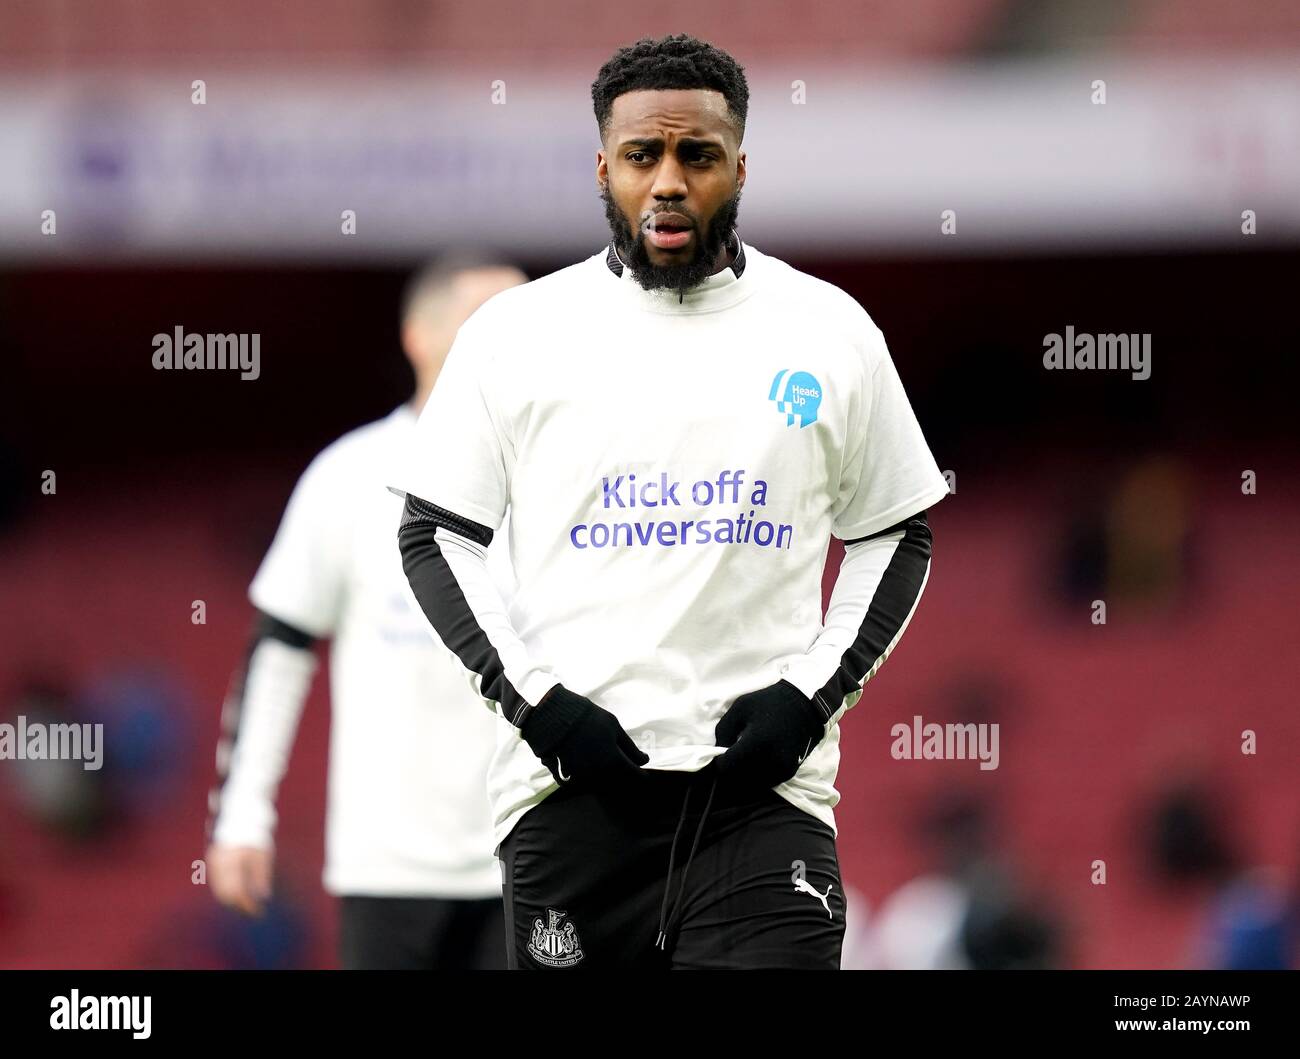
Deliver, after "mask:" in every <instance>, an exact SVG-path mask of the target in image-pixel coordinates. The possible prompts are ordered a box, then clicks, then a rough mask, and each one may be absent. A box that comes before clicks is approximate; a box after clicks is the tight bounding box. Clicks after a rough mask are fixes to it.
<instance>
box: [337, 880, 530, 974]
mask: <svg viewBox="0 0 1300 1059" xmlns="http://www.w3.org/2000/svg"><path fill="white" fill-rule="evenodd" d="M505 943H506V937H505V911H504V907H503V905H502V901H501V898H499V897H488V898H477V899H475V898H467V899H452V898H440V897H369V896H359V895H346V896H343V897H340V898H339V960H340V962H341V963H342V965H343V969H344V970H347V971H377V970H378V971H479V970H481V971H499V970H503V969H504V968H505V966H506V960H505V953H506V950H505Z"/></svg>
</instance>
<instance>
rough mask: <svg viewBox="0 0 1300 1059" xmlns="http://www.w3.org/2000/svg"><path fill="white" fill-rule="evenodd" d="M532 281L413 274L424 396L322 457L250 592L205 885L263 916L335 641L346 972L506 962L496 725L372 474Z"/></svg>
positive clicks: (333, 818) (336, 843) (447, 268)
mask: <svg viewBox="0 0 1300 1059" xmlns="http://www.w3.org/2000/svg"><path fill="white" fill-rule="evenodd" d="M525 280H526V277H525V276H524V275H523V274H522V273H521V272H519V271H518V270H517V269H515V268H513V267H508V266H505V265H499V264H496V263H495V262H492V261H491V260H490V259H488V258H486V257H483V256H481V255H480V256H477V257H476V256H473V255H470V254H466V253H460V254H459V255H456V254H453V255H450V256H449V257H448V258H445V259H444V260H442V261H441V262H440V263H437V264H435V265H432V266H430V267H429V268H426V269H425V270H424V271H423V272H421V273H420V274H418V275H417V276H416V277H415V278H414V280H413V281H412V282H411V283H410V284H409V286H408V289H407V295H406V299H405V304H404V308H403V314H402V318H403V325H402V344H403V348H404V350H405V352H406V356H407V358H408V359H409V360H410V363H411V366H412V368H413V369H414V372H415V378H416V393H415V396H414V397H413V398H412V399H411V401H410V402H409V403H407V404H404V405H401V406H399V407H398V408H396V409H394V410H393V411H392V412H391V413H390V414H389V415H388V416H387V417H385V418H384V419H381V420H379V421H377V422H374V423H370V424H367V425H366V426H363V427H360V428H358V429H356V430H353V431H351V432H350V433H348V434H345V435H344V436H343V437H342V438H340V439H338V440H337V441H335V442H334V443H333V444H331V445H330V446H328V447H327V448H326V449H325V450H324V451H323V452H321V453H320V454H319V455H318V456H317V457H316V458H315V459H314V460H313V461H312V462H311V465H310V466H309V467H308V468H307V470H306V472H305V473H304V474H303V476H302V478H301V479H300V480H299V482H298V484H297V486H296V488H295V489H294V491H293V495H292V497H291V498H290V500H289V505H288V508H287V510H286V511H285V515H284V519H283V521H282V522H281V524H280V527H279V530H278V531H277V533H276V536H275V540H274V542H273V543H272V545H271V548H270V551H269V552H268V553H267V555H266V558H265V559H264V560H263V562H262V565H261V567H260V569H259V570H258V572H257V576H256V577H255V578H254V580H253V583H252V586H251V587H250V589H249V597H250V599H251V600H252V602H253V604H254V606H255V607H256V608H257V621H256V623H255V626H254V631H253V637H252V643H251V644H250V646H249V652H248V659H247V665H246V669H245V672H244V673H243V675H242V678H241V679H238V680H236V681H235V684H234V686H233V693H232V695H231V697H230V698H229V700H228V701H227V703H226V708H225V710H224V711H223V718H222V726H223V740H222V744H221V746H220V747H219V748H218V752H217V762H218V772H219V774H221V775H222V776H223V777H224V785H223V786H222V788H221V789H220V791H214V792H213V795H214V797H213V799H211V802H210V808H211V809H212V810H214V811H215V812H216V813H217V815H216V819H215V826H213V823H212V822H210V825H209V827H210V837H211V838H212V840H213V842H212V845H211V847H210V848H209V850H208V854H207V862H208V871H209V879H210V883H211V886H212V890H213V893H214V894H215V895H216V897H217V898H218V900H220V901H222V902H223V903H225V904H227V905H231V906H232V907H235V908H238V909H240V910H241V911H243V912H246V913H249V914H259V913H260V911H261V909H262V906H263V902H265V900H266V899H267V898H268V897H269V894H270V889H271V876H272V863H273V856H274V854H273V846H274V844H273V831H274V827H275V822H276V813H275V807H274V802H275V796H276V790H277V788H278V786H279V781H280V778H281V776H282V775H283V773H284V768H285V762H286V760H287V758H288V755H289V749H290V746H291V745H292V742H293V737H294V732H295V729H296V728H297V724H298V718H299V715H300V713H301V710H302V705H303V701H304V699H305V697H306V695H307V691H308V687H309V684H310V681H311V678H312V674H313V672H314V670H315V667H316V658H315V654H314V652H313V646H314V644H315V642H316V641H317V640H318V639H320V638H324V637H330V638H332V648H331V652H330V663H331V665H330V678H331V680H330V683H331V699H332V712H333V720H332V724H331V730H330V754H329V805H328V809H327V813H326V843H325V845H326V851H325V852H326V863H325V871H324V884H325V887H326V889H327V890H329V891H330V892H331V893H333V894H337V895H339V897H340V903H339V911H340V957H341V962H342V964H343V966H344V967H345V968H391V969H402V968H429V969H439V968H473V967H478V968H500V967H503V966H504V963H505V938H504V910H503V907H502V901H501V880H500V873H499V868H498V866H497V863H496V860H495V858H494V853H493V839H492V821H491V817H490V811H489V806H488V803H487V794H486V786H485V774H486V770H487V766H488V761H489V758H490V755H491V751H492V746H493V743H494V735H495V726H496V724H497V723H499V722H498V721H497V720H496V715H495V713H494V712H492V711H493V707H492V705H491V704H490V703H489V704H485V703H484V702H483V700H482V698H481V697H479V696H478V695H477V693H476V691H475V689H474V687H473V686H472V684H471V683H470V682H469V681H468V680H467V679H466V673H465V670H464V668H463V667H462V666H461V664H460V663H459V662H458V661H457V660H456V659H455V658H453V657H452V656H451V655H450V654H449V653H448V652H447V650H446V648H445V647H443V646H442V644H441V643H439V642H438V641H437V640H436V638H435V637H433V636H431V635H430V630H429V627H428V624H427V623H426V622H425V621H424V620H423V618H422V617H421V616H420V615H419V613H418V611H416V610H415V609H414V606H413V605H412V604H411V603H410V602H408V600H409V597H410V589H409V586H408V585H407V583H406V578H405V576H404V574H403V572H402V568H401V562H400V556H399V555H398V552H397V549H396V547H395V546H394V544H393V534H394V533H395V532H396V530H397V524H398V519H399V517H400V514H401V510H400V509H401V504H400V502H399V501H398V500H396V499H395V498H394V497H393V496H392V495H391V494H390V493H388V492H386V491H385V490H384V489H383V488H382V485H381V482H380V480H379V479H378V477H377V476H378V474H379V472H380V469H381V468H383V467H384V466H386V464H387V463H388V462H389V461H390V460H391V459H392V458H393V456H394V455H395V454H396V453H398V452H400V451H402V450H403V449H404V448H405V447H407V446H409V445H410V444H411V443H412V440H413V437H414V433H415V422H416V417H417V415H418V413H419V410H420V408H422V407H423V405H424V403H425V401H426V399H427V398H428V396H429V393H430V391H431V390H432V389H433V386H434V381H435V380H436V379H437V377H438V374H439V371H440V370H441V368H442V364H443V361H444V360H445V358H446V355H447V350H448V349H449V348H450V346H451V342H452V339H453V337H454V336H455V333H456V329H457V327H458V326H459V325H460V324H461V322H462V321H464V319H465V318H466V317H467V316H469V314H470V313H472V312H473V311H474V310H475V309H476V308H477V307H478V306H479V305H480V304H482V303H483V301H484V300H485V299H487V298H489V297H490V296H492V295H494V294H496V293H497V292H499V291H502V290H504V289H506V288H507V287H511V286H515V285H517V284H520V283H522V282H524V281H525ZM441 458H443V459H456V458H458V456H457V454H456V453H455V452H454V451H451V450H449V451H448V452H445V453H443V454H442V457H441ZM494 551H496V549H494ZM494 570H495V572H496V575H497V577H498V581H499V582H500V583H501V584H502V585H505V584H507V583H508V582H507V581H506V579H505V578H504V576H503V575H502V572H501V571H500V569H499V568H496V567H494ZM485 705H487V707H488V708H487V709H485V708H484V706H485ZM232 742H233V747H232ZM451 748H454V751H453V750H452V749H451ZM227 762H228V763H229V773H228V775H227V774H226V772H225V769H226V764H227Z"/></svg>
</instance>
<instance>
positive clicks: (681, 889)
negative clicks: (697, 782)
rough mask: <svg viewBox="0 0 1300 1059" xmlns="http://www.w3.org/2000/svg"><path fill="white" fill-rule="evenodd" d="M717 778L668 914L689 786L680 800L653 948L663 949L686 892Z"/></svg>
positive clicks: (689, 793) (684, 821)
mask: <svg viewBox="0 0 1300 1059" xmlns="http://www.w3.org/2000/svg"><path fill="white" fill-rule="evenodd" d="M717 787H718V780H717V777H716V776H715V777H714V778H713V784H712V786H710V787H709V800H708V801H707V802H705V803H704V812H703V813H701V814H700V824H699V826H698V827H697V828H696V829H695V841H694V842H692V843H691V852H690V853H689V854H688V855H687V857H686V865H685V866H684V867H683V868H682V881H681V883H680V884H679V885H678V887H677V900H676V901H674V902H673V910H672V912H671V913H670V914H667V915H666V914H665V913H666V910H667V908H668V891H669V889H670V888H671V886H672V882H673V862H674V860H675V858H676V856H677V839H678V837H679V836H680V835H681V833H682V825H683V824H684V823H686V810H687V808H688V807H689V806H690V804H691V790H692V788H691V787H687V788H686V798H685V799H684V800H683V801H682V815H681V816H680V817H679V818H678V820H677V830H676V831H675V832H674V833H673V844H672V846H671V847H670V848H669V850H668V878H667V879H666V880H665V882H664V900H663V904H661V905H660V906H659V936H658V937H657V938H656V939H655V948H657V949H663V948H664V943H665V942H666V941H667V938H668V931H669V929H670V927H671V924H672V922H673V920H675V919H676V918H677V910H678V908H679V906H680V905H681V903H682V898H683V896H685V893H686V873H687V872H689V871H690V870H691V861H692V860H694V859H695V851H696V850H697V849H698V848H699V845H700V835H701V834H703V833H704V821H705V820H707V819H708V816H709V809H710V808H711V807H712V805H713V794H714V791H716V790H717Z"/></svg>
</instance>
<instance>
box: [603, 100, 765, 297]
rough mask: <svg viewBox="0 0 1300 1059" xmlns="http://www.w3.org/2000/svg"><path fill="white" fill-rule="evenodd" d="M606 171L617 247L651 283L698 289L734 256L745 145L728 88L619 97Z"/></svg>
mask: <svg viewBox="0 0 1300 1059" xmlns="http://www.w3.org/2000/svg"><path fill="white" fill-rule="evenodd" d="M596 180H597V183H598V184H599V185H600V193H601V198H602V199H603V200H604V202H605V218H606V220H608V221H609V227H610V232H611V233H612V235H613V240H614V247H615V249H617V250H618V253H619V256H620V257H621V258H622V259H623V261H624V262H625V263H626V264H627V265H628V267H630V268H631V269H632V272H633V274H634V276H635V278H636V280H637V282H638V283H640V285H641V286H642V287H643V288H645V289H646V290H656V289H659V288H671V289H673V290H678V291H689V290H690V289H691V288H692V287H694V286H697V285H698V284H699V283H700V282H702V281H703V280H704V279H706V278H707V277H708V276H711V275H712V274H713V273H714V272H717V271H718V269H719V267H720V266H721V265H723V264H724V263H725V262H726V244H727V238H728V236H730V234H731V229H732V227H733V226H734V225H735V223H736V215H737V213H738V212H739V209H740V189H741V188H742V187H744V184H745V152H744V151H741V150H740V144H739V142H738V141H737V139H736V134H735V132H734V130H733V129H732V127H731V124H730V123H729V122H728V120H727V103H726V100H725V98H724V97H723V95H722V93H721V92H717V91H713V90H711V89H663V90H656V91H638V92H625V93H624V94H623V95H621V96H619V97H618V98H617V99H615V100H614V105H613V108H612V110H611V113H610V126H609V132H608V134H607V136H606V139H605V144H604V149H603V150H601V151H598V152H597V154H596Z"/></svg>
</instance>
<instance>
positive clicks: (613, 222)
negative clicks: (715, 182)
mask: <svg viewBox="0 0 1300 1059" xmlns="http://www.w3.org/2000/svg"><path fill="white" fill-rule="evenodd" d="M600 197H601V200H602V201H603V202H604V203H605V220H606V221H608V222H609V230H610V232H611V233H612V234H613V239H614V249H615V250H617V251H618V256H619V257H620V258H622V260H623V264H624V265H625V266H627V267H628V268H630V269H631V270H632V278H633V279H635V280H636V282H637V283H639V284H640V285H641V288H642V289H643V290H663V289H671V290H675V291H677V292H678V295H679V296H680V295H684V294H687V293H688V292H689V291H690V290H691V288H693V287H698V286H699V285H700V284H701V283H703V282H704V281H705V280H706V279H708V278H709V277H710V276H711V275H713V273H714V271H715V269H714V263H715V262H716V261H717V259H718V255H719V253H720V252H721V250H722V248H723V246H724V245H725V244H726V242H727V240H728V239H729V238H730V237H731V230H732V228H734V227H735V226H736V215H737V214H738V213H739V212H740V192H739V191H737V192H736V193H735V194H734V195H732V196H731V198H729V199H728V200H727V201H726V202H724V203H723V204H722V205H721V206H719V207H718V210H717V212H716V213H714V215H713V218H712V220H710V221H709V223H708V226H707V228H706V229H705V231H704V233H703V235H702V236H700V237H698V238H697V239H696V243H695V256H694V257H692V258H691V260H689V261H684V262H682V263H681V264H672V265H656V264H655V263H654V262H653V261H651V260H650V254H649V252H648V251H647V250H646V237H645V235H644V234H643V233H642V232H641V229H640V226H639V225H635V224H633V223H632V222H630V221H629V220H628V218H627V217H626V216H625V215H624V214H623V211H622V210H620V209H619V208H618V206H617V205H616V204H615V203H614V198H613V196H612V195H611V194H610V193H609V185H608V184H606V185H604V186H603V187H602V188H601V189H600ZM697 232H698V229H697ZM633 233H636V234H635V235H634V234H633Z"/></svg>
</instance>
